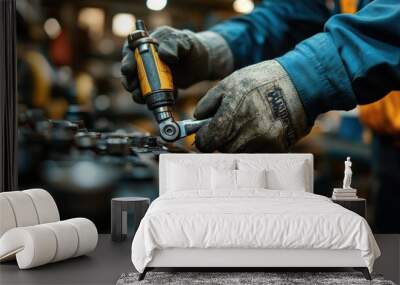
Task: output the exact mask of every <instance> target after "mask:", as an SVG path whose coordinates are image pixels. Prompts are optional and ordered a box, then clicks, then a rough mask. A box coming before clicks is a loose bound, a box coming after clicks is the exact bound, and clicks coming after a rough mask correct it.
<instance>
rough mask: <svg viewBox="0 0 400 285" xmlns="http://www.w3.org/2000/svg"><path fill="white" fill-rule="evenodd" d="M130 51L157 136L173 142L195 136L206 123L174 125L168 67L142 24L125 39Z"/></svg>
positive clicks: (138, 24) (188, 121) (187, 121)
mask: <svg viewBox="0 0 400 285" xmlns="http://www.w3.org/2000/svg"><path fill="white" fill-rule="evenodd" d="M128 44H129V48H130V49H131V50H132V51H133V52H134V55H135V60H136V62H137V68H138V78H139V84H140V90H141V92H142V96H143V97H144V99H145V102H146V104H147V107H148V108H149V109H150V110H151V111H152V112H153V114H154V117H155V119H156V121H157V123H158V126H159V132H160V136H161V138H162V139H163V140H165V141H167V142H174V141H177V140H179V139H182V138H184V137H186V136H188V135H191V134H193V133H195V132H196V131H197V130H198V129H200V128H201V127H202V126H203V125H205V124H206V123H207V122H209V119H207V120H201V121H195V120H185V121H176V120H175V119H174V117H173V115H172V106H173V105H174V104H175V92H176V90H175V88H174V84H173V80H172V74H171V70H170V69H169V67H168V66H167V65H166V64H165V63H164V62H163V61H162V60H161V59H160V57H159V55H158V51H157V48H158V42H157V41H156V40H155V39H154V38H152V37H151V36H150V35H149V33H148V32H147V29H146V27H145V25H144V23H143V21H142V20H137V21H136V31H134V32H133V33H132V34H130V35H129V36H128Z"/></svg>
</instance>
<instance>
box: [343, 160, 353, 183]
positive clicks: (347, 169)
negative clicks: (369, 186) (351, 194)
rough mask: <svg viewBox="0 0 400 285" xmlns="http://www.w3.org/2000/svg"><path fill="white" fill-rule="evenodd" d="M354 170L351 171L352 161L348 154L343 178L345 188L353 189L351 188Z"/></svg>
mask: <svg viewBox="0 0 400 285" xmlns="http://www.w3.org/2000/svg"><path fill="white" fill-rule="evenodd" d="M352 175H353V172H352V171H351V161H350V157H349V156H348V157H347V159H346V161H345V162H344V179H343V189H353V188H351V177H352Z"/></svg>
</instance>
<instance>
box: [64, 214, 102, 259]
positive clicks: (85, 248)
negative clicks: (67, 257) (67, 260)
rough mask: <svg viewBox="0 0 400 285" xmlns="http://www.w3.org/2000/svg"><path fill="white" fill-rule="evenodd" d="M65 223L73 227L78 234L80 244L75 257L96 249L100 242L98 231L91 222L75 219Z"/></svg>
mask: <svg viewBox="0 0 400 285" xmlns="http://www.w3.org/2000/svg"><path fill="white" fill-rule="evenodd" d="M64 222H66V223H70V224H71V225H73V226H74V227H75V229H76V231H77V232H78V238H79V244H78V250H77V251H76V253H75V255H74V257H76V256H79V255H83V254H86V253H88V252H90V251H92V250H94V249H95V248H96V246H97V240H98V234H97V229H96V226H95V225H94V224H93V223H92V222H91V221H90V220H88V219H84V218H75V219H69V220H65V221H64Z"/></svg>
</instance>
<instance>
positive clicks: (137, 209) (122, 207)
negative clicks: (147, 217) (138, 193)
mask: <svg viewBox="0 0 400 285" xmlns="http://www.w3.org/2000/svg"><path fill="white" fill-rule="evenodd" d="M149 205H150V199H149V198H144V197H121V198H113V199H111V239H112V240H113V241H123V240H125V239H126V237H127V235H128V212H130V211H131V212H133V215H134V230H133V234H135V233H136V230H137V229H138V227H139V224H140V221H141V220H142V218H143V217H144V214H145V213H146V211H147V209H148V208H149Z"/></svg>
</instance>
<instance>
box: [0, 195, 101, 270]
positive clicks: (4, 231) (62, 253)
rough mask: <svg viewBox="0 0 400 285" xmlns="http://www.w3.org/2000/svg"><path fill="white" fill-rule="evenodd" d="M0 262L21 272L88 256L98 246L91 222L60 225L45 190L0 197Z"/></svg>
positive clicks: (58, 217)
mask: <svg viewBox="0 0 400 285" xmlns="http://www.w3.org/2000/svg"><path fill="white" fill-rule="evenodd" d="M0 214H1V216H0V261H6V260H10V259H15V258H16V259H17V262H18V266H19V268H21V269H27V268H32V267H36V266H40V265H43V264H46V263H50V262H57V261H60V260H64V259H67V258H71V257H76V256H80V255H83V254H86V253H88V252H90V251H92V250H94V249H95V247H96V245H97V238H98V234H97V229H96V226H95V225H94V224H93V223H92V222H91V221H90V220H88V219H84V218H75V219H70V220H65V221H61V222H60V221H59V220H60V215H59V212H58V209H57V205H56V203H55V201H54V199H53V198H52V197H51V195H50V194H49V193H48V192H47V191H45V190H43V189H31V190H25V191H13V192H3V193H0Z"/></svg>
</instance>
